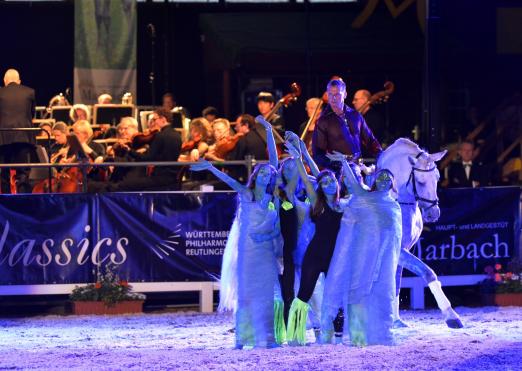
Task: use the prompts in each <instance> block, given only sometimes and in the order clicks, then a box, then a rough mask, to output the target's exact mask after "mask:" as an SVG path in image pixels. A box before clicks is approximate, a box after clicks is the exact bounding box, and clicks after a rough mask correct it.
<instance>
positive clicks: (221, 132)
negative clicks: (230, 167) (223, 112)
mask: <svg viewBox="0 0 522 371" xmlns="http://www.w3.org/2000/svg"><path fill="white" fill-rule="evenodd" d="M212 133H213V136H214V140H215V143H214V144H212V145H211V146H210V147H209V149H208V152H207V153H206V154H205V158H206V159H207V160H211V161H225V157H226V156H227V154H228V153H229V152H231V151H232V150H233V149H234V147H235V146H236V143H237V141H238V140H239V139H240V138H241V137H242V136H243V134H242V133H236V134H234V135H231V134H230V121H228V120H227V119H224V118H219V119H216V120H215V121H214V124H213V125H212Z"/></svg>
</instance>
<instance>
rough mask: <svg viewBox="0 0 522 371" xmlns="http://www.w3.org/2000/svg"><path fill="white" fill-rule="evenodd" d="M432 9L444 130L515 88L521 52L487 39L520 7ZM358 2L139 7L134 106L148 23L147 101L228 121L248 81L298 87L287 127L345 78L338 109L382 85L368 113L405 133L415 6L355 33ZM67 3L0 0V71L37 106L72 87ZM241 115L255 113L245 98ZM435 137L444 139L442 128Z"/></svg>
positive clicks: (413, 82)
mask: <svg viewBox="0 0 522 371" xmlns="http://www.w3.org/2000/svg"><path fill="white" fill-rule="evenodd" d="M439 3H440V6H441V13H440V14H441V18H440V27H441V36H440V40H439V42H440V45H441V52H440V54H439V55H438V56H436V57H437V58H436V62H437V64H438V67H439V68H440V71H441V81H440V88H441V89H440V95H441V97H440V98H441V99H440V101H441V122H440V123H441V125H442V126H444V127H446V126H448V127H451V126H455V125H459V124H460V123H461V122H462V121H463V120H465V113H466V110H467V109H468V108H469V106H472V105H474V106H477V107H479V108H480V111H481V114H482V115H485V114H487V113H489V111H490V110H491V109H493V108H494V107H495V106H496V105H497V104H499V103H500V102H501V101H502V99H503V98H504V97H507V96H509V95H510V94H512V93H514V92H515V91H517V90H520V83H521V80H522V79H521V76H520V68H519V66H520V65H521V62H522V60H521V55H522V52H521V53H518V52H517V51H516V50H515V51H514V52H513V51H508V52H505V50H504V51H503V52H499V48H498V46H499V45H500V43H502V41H499V39H498V38H499V37H500V36H502V34H506V32H503V33H502V32H501V33H499V32H498V28H499V27H502V24H500V21H498V10H499V9H501V8H506V7H507V8H509V7H520V4H519V2H517V1H514V0H513V1H496V2H492V1H485V0H484V1H472V0H460V1H458V2H455V1H449V0H439ZM364 5H365V2H364V1H363V2H359V3H356V4H344V5H339V4H337V5H312V4H287V5H280V4H279V5H277V4H273V5H266V4H265V5H227V4H224V3H220V4H216V5H209V4H205V5H194V4H172V3H159V4H158V3H151V2H147V3H138V61H137V62H138V63H137V66H138V93H137V95H138V97H137V98H138V103H139V104H150V103H151V101H150V97H151V93H150V85H149V83H148V74H149V72H150V69H151V43H150V36H149V35H148V34H147V31H146V30H147V25H148V24H153V25H154V26H155V28H156V35H157V36H156V48H155V51H156V53H155V57H156V59H155V72H156V82H155V92H156V97H157V99H156V102H154V103H155V104H158V103H160V97H161V95H162V94H163V93H164V92H165V91H172V92H174V94H175V96H176V97H177V100H178V103H179V104H180V105H183V106H186V107H187V108H188V109H189V111H191V112H192V114H193V116H196V115H199V113H200V112H201V109H202V108H203V107H205V106H207V105H214V106H216V107H217V108H218V110H220V111H221V112H223V113H224V114H227V115H228V117H229V118H231V119H234V116H235V115H236V114H238V113H240V112H241V110H242V107H243V106H244V105H245V100H244V99H243V98H242V94H241V93H242V92H243V91H244V90H245V89H246V88H247V86H248V85H249V82H251V81H252V79H272V84H273V85H272V87H273V88H274V89H275V90H278V91H280V92H282V93H283V94H284V93H286V92H287V91H288V85H289V84H290V83H291V82H293V81H297V82H299V83H300V84H301V85H302V86H303V95H302V97H301V98H300V99H299V100H298V102H297V103H296V104H295V105H293V106H291V107H289V108H288V109H287V110H286V111H285V112H284V115H285V118H286V119H287V122H288V123H289V127H290V128H294V129H295V128H296V127H297V126H298V125H299V124H300V122H301V121H302V120H304V118H305V112H304V102H305V101H306V99H307V98H309V97H311V96H319V95H321V94H322V93H323V91H324V88H325V84H326V82H327V80H328V78H329V77H330V76H331V75H334V74H337V75H341V76H343V78H344V79H345V81H347V83H348V85H349V101H351V95H352V94H353V92H354V91H355V90H356V89H360V88H367V89H369V90H371V91H372V92H375V91H377V90H380V89H382V84H383V83H384V81H385V80H391V81H393V82H394V83H395V84H396V92H395V93H394V94H393V96H392V98H391V99H390V101H389V103H388V104H387V105H386V106H383V107H378V108H377V109H379V110H381V112H382V114H383V115H385V117H387V119H388V123H389V125H390V128H391V129H392V131H395V132H396V134H400V135H406V136H410V131H411V129H412V128H413V127H414V126H415V125H420V123H421V117H422V115H421V113H422V91H423V89H422V73H423V66H424V33H423V31H422V28H421V27H420V25H419V21H418V17H417V7H416V5H415V4H413V5H412V6H410V7H409V8H407V9H406V10H405V11H404V12H403V13H402V14H400V15H398V16H397V17H396V18H393V17H392V16H391V15H390V12H389V10H388V9H387V8H386V6H385V5H384V2H382V1H381V2H379V5H378V6H377V8H376V10H375V12H374V13H373V14H372V15H371V16H370V17H369V18H368V20H367V22H366V23H365V24H364V26H363V27H361V28H359V29H354V28H352V27H351V26H350V25H351V23H352V21H353V20H354V19H355V18H356V17H357V16H358V15H359V14H360V12H361V11H362V9H363V8H364ZM73 7H74V5H73V2H72V1H64V2H44V3H40V2H36V3H31V2H23V3H13V2H0V35H2V36H0V40H1V46H2V53H1V58H0V71H2V74H3V71H5V69H6V68H9V67H14V68H17V69H18V70H19V71H20V73H21V75H22V80H23V82H24V83H26V84H27V85H29V86H32V87H34V88H35V89H36V91H37V102H38V104H39V105H46V104H47V102H48V101H49V99H50V98H51V97H52V96H53V95H54V94H56V93H58V92H63V91H65V89H66V88H67V87H72V85H73V67H74V66H73V63H74V44H73V43H74V38H73V35H74V8H73ZM519 24H522V20H521V22H519ZM510 27H512V26H510ZM508 31H509V30H508ZM518 31H519V30H517V29H514V30H513V32H515V33H516V32H518ZM507 34H509V32H507ZM519 34H520V33H519ZM224 81H228V87H229V91H230V100H229V101H226V100H225V96H226V94H225V93H224V88H223V87H224ZM245 107H246V110H247V111H248V112H250V113H253V114H255V113H256V112H255V110H254V108H253V107H252V106H249V105H248V102H247V105H246V106H245ZM446 129H447V130H443V131H442V134H443V135H446V132H448V131H449V130H450V128H446Z"/></svg>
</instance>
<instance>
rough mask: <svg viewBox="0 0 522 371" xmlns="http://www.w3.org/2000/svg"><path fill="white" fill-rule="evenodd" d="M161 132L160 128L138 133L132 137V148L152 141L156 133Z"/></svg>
mask: <svg viewBox="0 0 522 371" xmlns="http://www.w3.org/2000/svg"><path fill="white" fill-rule="evenodd" d="M159 132H160V129H159V128H154V129H150V130H149V131H148V133H136V134H134V135H133V136H132V139H131V148H133V149H137V148H140V147H143V146H144V145H147V144H150V143H152V141H153V140H154V138H155V137H156V134H158V133H159Z"/></svg>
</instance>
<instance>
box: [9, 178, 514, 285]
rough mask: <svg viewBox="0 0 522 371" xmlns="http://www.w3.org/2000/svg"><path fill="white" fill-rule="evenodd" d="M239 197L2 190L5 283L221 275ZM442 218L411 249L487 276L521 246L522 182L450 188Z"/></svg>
mask: <svg viewBox="0 0 522 371" xmlns="http://www.w3.org/2000/svg"><path fill="white" fill-rule="evenodd" d="M236 203H237V201H236V195H235V193H232V192H224V193H220V192H215V193H185V194H182V193H114V194H103V195H90V194H53V195H16V196H11V195H0V285H24V284H25V285H30V284H62V283H85V282H94V281H95V278H96V274H97V272H98V271H99V269H100V267H102V266H104V265H106V264H108V263H111V264H114V265H116V266H117V271H118V272H119V274H120V278H121V279H126V280H128V281H131V282H168V281H171V282H173V281H178V282H179V281H209V280H213V279H214V278H216V277H217V276H218V275H219V271H220V266H221V259H222V255H223V250H224V248H225V244H226V240H227V236H228V232H229V229H230V226H231V224H232V219H233V216H234V213H235V210H236ZM440 205H441V218H440V220H439V222H438V223H434V224H428V225H426V230H425V231H424V233H423V234H422V237H421V239H420V240H419V242H418V243H417V244H416V245H415V246H414V247H413V249H412V252H413V253H414V254H415V255H416V256H418V257H419V258H421V259H422V260H423V261H425V262H426V263H427V264H428V265H429V266H430V267H432V268H433V269H434V270H435V272H436V273H437V274H439V275H462V274H481V273H483V270H484V267H485V266H486V265H492V264H494V263H502V264H505V263H507V262H508V261H509V260H511V259H512V258H513V256H517V255H518V254H519V253H520V252H519V251H518V249H519V248H520V246H519V237H520V234H519V232H520V217H519V213H520V209H519V207H520V189H519V188H517V187H506V188H488V189H455V190H442V191H441V194H440Z"/></svg>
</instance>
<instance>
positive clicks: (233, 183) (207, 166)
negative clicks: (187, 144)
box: [190, 160, 249, 194]
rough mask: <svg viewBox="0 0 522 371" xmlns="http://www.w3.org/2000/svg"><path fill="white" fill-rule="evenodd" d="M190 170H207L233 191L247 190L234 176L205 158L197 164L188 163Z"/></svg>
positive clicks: (245, 191) (241, 191) (242, 192)
mask: <svg viewBox="0 0 522 371" xmlns="http://www.w3.org/2000/svg"><path fill="white" fill-rule="evenodd" d="M190 170H192V171H203V170H208V171H210V172H211V173H212V174H214V175H215V176H217V177H218V178H219V179H220V180H222V181H223V182H225V183H226V184H228V185H229V186H230V187H231V188H232V189H233V190H234V191H236V192H238V193H241V194H244V193H247V192H249V190H248V188H247V187H245V186H244V185H242V184H241V183H239V182H238V181H237V180H235V179H234V178H231V177H230V176H228V175H227V174H225V173H224V172H222V171H221V170H218V169H216V168H215V167H214V165H212V164H211V163H210V162H208V161H206V160H200V161H199V163H198V164H195V165H190Z"/></svg>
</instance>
